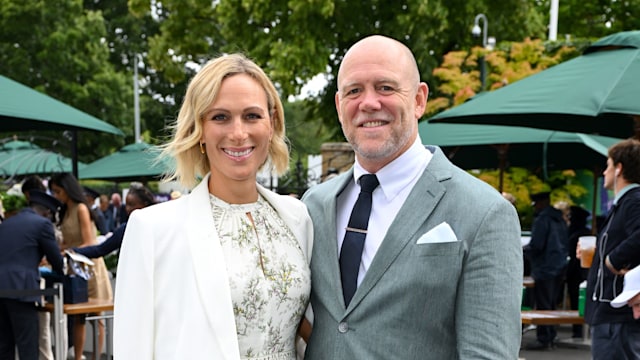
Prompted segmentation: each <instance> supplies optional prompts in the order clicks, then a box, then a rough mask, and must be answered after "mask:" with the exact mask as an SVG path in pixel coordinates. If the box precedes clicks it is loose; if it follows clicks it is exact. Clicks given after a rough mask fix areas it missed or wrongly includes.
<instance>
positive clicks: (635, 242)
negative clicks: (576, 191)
mask: <svg viewBox="0 0 640 360" xmlns="http://www.w3.org/2000/svg"><path fill="white" fill-rule="evenodd" d="M603 175H604V187H605V188H606V189H608V190H612V191H613V193H614V194H615V197H614V199H613V207H612V208H611V210H610V211H609V214H608V215H607V218H606V219H605V221H604V223H603V224H602V226H601V227H598V228H599V229H602V230H601V231H600V233H599V234H598V239H597V242H596V253H595V255H594V257H593V262H592V264H591V268H590V269H589V275H588V278H587V300H586V304H585V321H586V322H587V323H588V324H589V325H591V354H592V356H593V359H594V360H599V359H639V358H640V337H639V336H638V334H640V322H638V321H637V320H635V319H634V318H633V312H632V310H631V309H630V308H628V307H623V308H613V307H611V306H610V304H609V303H610V302H611V301H612V300H613V299H614V298H615V297H616V296H617V295H618V294H620V293H621V292H622V284H623V275H624V274H625V273H626V272H627V271H628V270H629V269H632V268H634V267H636V266H638V265H639V264H640V141H638V140H632V139H629V140H623V141H621V142H619V143H616V144H615V145H613V146H612V147H611V148H609V153H608V158H607V168H606V169H605V170H604V172H603Z"/></svg>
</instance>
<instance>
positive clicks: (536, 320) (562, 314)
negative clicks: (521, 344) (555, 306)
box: [520, 310, 584, 325]
mask: <svg viewBox="0 0 640 360" xmlns="http://www.w3.org/2000/svg"><path fill="white" fill-rule="evenodd" d="M520 318H521V320H522V324H524V325H560V324H584V318H583V317H582V316H580V315H579V314H578V311H577V310H523V311H521V312H520Z"/></svg>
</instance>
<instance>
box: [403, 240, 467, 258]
mask: <svg viewBox="0 0 640 360" xmlns="http://www.w3.org/2000/svg"><path fill="white" fill-rule="evenodd" d="M462 248H463V242H462V241H452V242H443V243H431V244H413V249H412V255H413V256H447V255H459V254H460V253H461V252H462Z"/></svg>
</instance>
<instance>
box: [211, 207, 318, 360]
mask: <svg viewBox="0 0 640 360" xmlns="http://www.w3.org/2000/svg"><path fill="white" fill-rule="evenodd" d="M210 202H211V209H212V211H213V218H214V222H215V226H216V230H217V231H218V235H219V237H220V243H221V244H222V248H223V250H224V256H225V260H226V263H227V272H228V274H229V284H230V287H231V298H232V302H233V310H234V314H235V318H236V328H237V333H238V343H239V346H240V356H241V358H243V359H259V360H293V359H295V358H296V353H295V334H296V330H297V328H298V324H299V322H300V319H301V318H302V316H303V314H304V311H305V309H306V307H307V304H308V301H309V292H310V290H311V273H310V270H309V266H308V264H307V262H306V260H305V256H304V254H303V253H302V250H301V249H300V245H299V244H298V241H297V240H296V238H295V237H294V235H293V233H292V232H291V230H290V229H289V228H288V226H287V225H286V224H285V223H284V221H282V219H281V218H280V216H278V213H276V211H275V210H274V209H273V208H272V207H271V205H270V204H269V203H268V202H267V201H266V200H265V199H264V198H263V197H262V196H260V197H259V198H258V201H257V202H255V203H252V204H228V203H226V202H224V201H222V200H220V199H218V198H216V197H215V196H213V195H210ZM248 214H250V216H249V215H248ZM252 220H253V222H252Z"/></svg>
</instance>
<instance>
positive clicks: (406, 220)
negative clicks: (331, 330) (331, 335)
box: [345, 150, 452, 315]
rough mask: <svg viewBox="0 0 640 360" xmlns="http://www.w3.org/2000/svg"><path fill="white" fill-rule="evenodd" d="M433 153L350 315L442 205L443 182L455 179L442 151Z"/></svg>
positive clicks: (372, 266)
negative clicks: (439, 203)
mask: <svg viewBox="0 0 640 360" xmlns="http://www.w3.org/2000/svg"><path fill="white" fill-rule="evenodd" d="M432 152H434V154H433V157H432V158H431V161H430V162H429V165H427V168H426V169H425V171H424V173H423V174H422V175H421V176H420V179H418V182H416V184H415V185H414V187H413V189H412V190H411V192H410V193H409V196H408V197H407V200H406V201H405V203H404V205H402V208H400V211H399V212H398V215H397V216H396V218H395V219H394V220H393V222H392V223H391V226H390V227H389V230H387V235H386V236H385V238H384V240H383V241H382V244H381V245H380V248H379V249H378V251H377V252H376V255H375V256H374V258H373V261H372V262H371V266H370V267H369V270H367V274H366V275H365V277H364V279H363V281H362V284H360V286H359V287H358V289H357V290H356V293H355V295H354V297H353V299H352V300H351V303H350V304H349V307H348V308H347V314H348V313H349V312H350V311H351V310H352V309H353V308H354V307H356V306H357V305H358V303H360V301H362V299H363V298H364V297H365V296H366V294H367V293H369V291H371V289H372V288H373V287H374V286H375V285H376V283H377V282H378V281H379V280H380V278H381V277H382V276H383V275H384V273H385V272H386V271H387V269H388V268H389V267H390V266H391V264H392V263H393V262H394V261H395V260H396V258H397V257H398V255H399V254H400V252H401V251H402V249H404V248H405V246H407V244H408V243H409V241H410V240H412V239H414V238H415V236H414V235H415V234H416V233H417V232H418V230H419V229H420V227H421V226H423V224H424V222H425V221H426V220H427V219H428V218H429V216H430V215H431V213H432V212H433V210H434V209H435V207H436V206H437V204H438V202H440V199H441V198H442V197H443V196H444V195H445V192H446V188H445V187H444V186H443V185H442V184H441V182H442V181H444V180H446V179H450V178H451V176H452V175H451V172H450V171H449V170H448V169H447V166H444V165H446V160H445V158H444V154H443V153H442V152H441V151H440V150H432ZM417 209H420V211H417ZM398 234H399V235H398ZM390 237H391V238H390ZM345 315H346V314H345Z"/></svg>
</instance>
